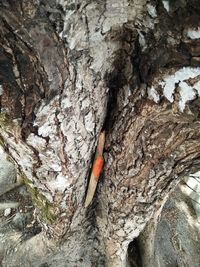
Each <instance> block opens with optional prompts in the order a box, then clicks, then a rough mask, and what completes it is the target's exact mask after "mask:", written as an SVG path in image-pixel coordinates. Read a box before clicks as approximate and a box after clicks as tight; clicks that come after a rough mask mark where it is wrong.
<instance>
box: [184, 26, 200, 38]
mask: <svg viewBox="0 0 200 267" xmlns="http://www.w3.org/2000/svg"><path fill="white" fill-rule="evenodd" d="M187 36H188V37H189V38H190V39H199V38H200V27H198V28H197V29H196V30H195V29H189V30H188V32H187Z"/></svg>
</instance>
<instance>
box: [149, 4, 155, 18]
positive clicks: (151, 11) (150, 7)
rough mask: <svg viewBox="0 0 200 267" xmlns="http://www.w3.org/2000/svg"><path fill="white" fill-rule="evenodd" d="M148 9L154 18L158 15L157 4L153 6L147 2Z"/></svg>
mask: <svg viewBox="0 0 200 267" xmlns="http://www.w3.org/2000/svg"><path fill="white" fill-rule="evenodd" d="M147 11H148V13H149V15H150V16H151V17H152V18H156V17H157V12H156V8H155V6H153V5H151V4H147Z"/></svg>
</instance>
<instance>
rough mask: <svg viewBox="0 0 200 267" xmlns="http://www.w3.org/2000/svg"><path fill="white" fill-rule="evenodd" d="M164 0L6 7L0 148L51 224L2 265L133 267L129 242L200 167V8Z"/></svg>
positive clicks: (0, 7) (1, 25)
mask: <svg viewBox="0 0 200 267" xmlns="http://www.w3.org/2000/svg"><path fill="white" fill-rule="evenodd" d="M163 2H165V4H164V3H163ZM163 2H162V1H145V0H143V1H139V0H132V1H128V0H124V1H118V0H117V1H112V0H107V1H81V2H78V1H26V0H21V1H11V0H10V1H9V0H7V1H2V2H1V3H0V34H1V36H0V49H1V50H0V51H1V55H0V81H1V90H0V92H1V95H0V98H1V105H0V107H1V113H0V127H1V132H0V143H1V145H2V146H3V148H4V149H5V151H6V152H7V153H8V155H9V157H10V159H12V161H14V162H15V164H16V166H17V168H18V176H19V179H20V180H22V181H23V182H24V183H25V184H26V186H27V188H28V190H29V192H30V194H31V196H32V199H33V203H34V205H35V208H36V213H35V216H36V217H37V219H38V220H39V222H40V223H41V225H42V228H43V231H42V232H41V233H40V234H39V235H36V236H34V237H33V238H30V239H29V240H27V241H26V242H23V243H22V244H21V245H19V246H18V249H17V251H16V252H15V253H10V254H9V255H8V256H7V257H6V259H5V260H4V266H55V264H56V265H57V262H59V266H60V267H61V266H68V267H70V266H88V267H89V266H110V267H112V266H113V267H117V266H126V265H128V263H127V248H128V245H129V243H130V242H131V241H132V240H133V239H134V238H135V237H137V236H138V235H139V233H140V232H141V231H142V230H143V228H144V226H145V224H146V223H147V221H148V220H149V219H150V218H151V217H152V216H153V215H154V213H155V212H156V211H157V210H158V209H159V207H160V206H161V205H162V202H163V201H164V199H165V198H166V196H167V195H168V194H169V193H170V192H171V190H173V189H174V188H175V185H176V184H177V183H178V181H179V180H180V179H181V178H182V177H184V176H185V175H186V174H189V173H192V172H195V171H197V170H198V169H199V163H200V142H199V141H200V124H199V93H200V83H199V79H200V43H199V37H198V34H199V33H198V29H199V28H198V27H199V21H200V20H199V17H200V9H199V3H198V1H195V0H193V1H175V2H176V4H173V3H171V1H170V2H169V6H166V1H163ZM197 25H198V26H197ZM102 129H104V130H105V131H106V144H105V151H104V158H105V166H104V171H103V173H102V179H101V181H100V183H99V187H98V190H97V192H96V195H95V198H94V201H93V203H92V205H91V206H89V208H88V209H85V208H84V206H83V203H84V200H85V195H86V191H87V183H88V181H87V179H88V177H89V173H90V169H91V165H92V158H93V155H94V153H95V148H96V144H97V139H98V136H99V134H100V132H101V130H102ZM36 241H37V243H38V244H39V245H38V247H37V248H36V249H35V250H34V251H31V249H28V248H31V247H33V246H34V244H35V242H36ZM24 247H26V248H27V249H24ZM34 247H35V246H34ZM45 264H46V265H45Z"/></svg>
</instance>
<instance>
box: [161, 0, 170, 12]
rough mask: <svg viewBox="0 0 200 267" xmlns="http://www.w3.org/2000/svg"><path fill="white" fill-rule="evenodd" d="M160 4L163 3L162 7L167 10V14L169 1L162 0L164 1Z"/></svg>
mask: <svg viewBox="0 0 200 267" xmlns="http://www.w3.org/2000/svg"><path fill="white" fill-rule="evenodd" d="M162 2H163V6H164V8H165V9H166V10H167V12H169V1H167V0H164V1H162Z"/></svg>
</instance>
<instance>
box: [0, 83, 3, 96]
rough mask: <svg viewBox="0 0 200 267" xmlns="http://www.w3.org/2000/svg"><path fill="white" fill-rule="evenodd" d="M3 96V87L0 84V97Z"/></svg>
mask: <svg viewBox="0 0 200 267" xmlns="http://www.w3.org/2000/svg"><path fill="white" fill-rule="evenodd" d="M1 95H3V86H2V85H1V84H0V96H1Z"/></svg>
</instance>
